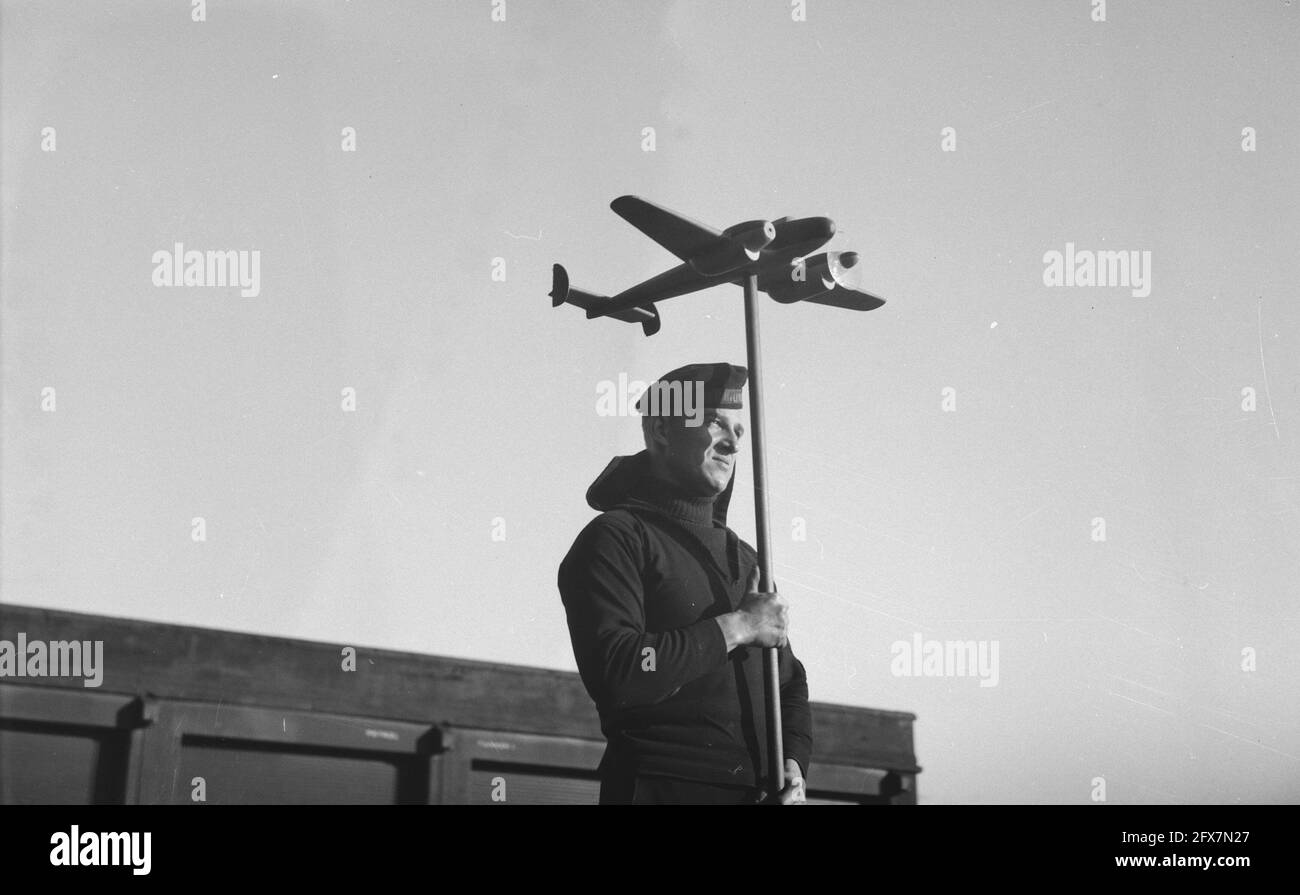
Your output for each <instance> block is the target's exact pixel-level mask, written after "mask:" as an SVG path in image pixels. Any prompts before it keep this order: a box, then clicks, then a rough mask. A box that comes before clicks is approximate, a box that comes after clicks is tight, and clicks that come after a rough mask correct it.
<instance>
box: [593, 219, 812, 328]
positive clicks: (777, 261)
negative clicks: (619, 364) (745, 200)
mask: <svg viewBox="0 0 1300 895" xmlns="http://www.w3.org/2000/svg"><path fill="white" fill-rule="evenodd" d="M834 235H835V222H834V221H832V220H831V219H830V218H818V217H814V218H799V219H797V220H785V221H780V222H777V223H776V237H775V238H774V239H773V240H772V241H771V242H770V243H768V244H767V246H766V247H764V248H763V249H761V250H760V252H759V257H758V260H756V261H750V262H749V263H747V264H745V265H743V266H742V267H739V268H737V269H735V270H729V271H727V272H726V273H722V274H717V275H715V276H703V275H701V274H700V273H699V271H697V270H696V269H695V268H694V267H693V266H692V265H691V263H690V262H685V263H683V264H679V265H677V266H676V267H674V268H671V269H670V270H666V271H664V272H663V273H661V274H659V275H658V276H654V277H651V278H650V279H648V280H646V281H644V282H641V283H638V284H636V285H635V286H633V287H631V288H630V289H625V290H623V291H622V292H620V293H619V294H617V295H615V296H613V297H612V298H611V299H610V300H609V301H608V302H604V303H603V304H601V306H600V307H599V308H591V309H589V310H588V311H587V316H588V317H604V316H608V315H610V314H613V313H616V312H618V311H622V310H626V309H627V308H632V307H636V306H637V305H641V304H645V303H646V302H647V301H661V300H663V299H665V298H675V297H677V296H679V295H686V294H687V293H689V292H698V291H700V290H702V289H710V288H712V287H714V286H721V285H723V284H725V283H742V282H744V279H745V277H746V276H748V275H749V274H758V275H759V277H760V278H765V277H767V276H770V275H773V274H775V275H782V274H784V272H785V271H787V270H789V269H790V267H791V266H792V265H794V263H795V260H796V259H797V258H803V257H805V256H807V255H809V254H811V253H812V252H814V251H816V250H817V249H819V248H821V247H822V246H823V245H825V244H826V243H827V242H829V241H830V239H831V237H833V236H834Z"/></svg>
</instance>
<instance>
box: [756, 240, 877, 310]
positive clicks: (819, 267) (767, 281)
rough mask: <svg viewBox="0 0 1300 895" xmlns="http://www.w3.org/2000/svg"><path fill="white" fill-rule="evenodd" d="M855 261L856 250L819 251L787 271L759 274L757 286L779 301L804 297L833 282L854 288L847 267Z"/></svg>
mask: <svg viewBox="0 0 1300 895" xmlns="http://www.w3.org/2000/svg"><path fill="white" fill-rule="evenodd" d="M857 263H858V253H857V252H822V253H820V254H817V255H813V256H812V257H811V258H805V259H804V260H803V263H802V266H800V265H799V264H794V265H791V267H790V269H789V270H788V271H784V272H782V273H780V274H777V275H774V276H770V277H763V278H760V279H759V282H758V288H759V289H761V290H763V291H764V292H766V293H767V294H768V295H770V296H771V297H772V299H773V300H774V301H779V302H781V303H782V304H792V303H794V302H796V301H806V300H807V299H810V298H812V297H814V296H817V295H821V294H822V293H824V292H830V291H831V290H832V289H834V288H835V287H836V286H843V287H845V288H847V289H853V288H856V282H855V280H856V277H855V276H852V275H850V274H849V270H850V269H851V268H853V267H855V266H857Z"/></svg>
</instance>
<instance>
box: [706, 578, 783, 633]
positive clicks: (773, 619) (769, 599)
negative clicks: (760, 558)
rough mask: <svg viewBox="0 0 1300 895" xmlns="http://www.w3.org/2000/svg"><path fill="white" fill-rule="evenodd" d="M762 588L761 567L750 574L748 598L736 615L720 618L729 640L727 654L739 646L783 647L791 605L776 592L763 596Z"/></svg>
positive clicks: (730, 613)
mask: <svg viewBox="0 0 1300 895" xmlns="http://www.w3.org/2000/svg"><path fill="white" fill-rule="evenodd" d="M757 588H758V566H755V567H754V571H753V572H751V573H750V576H749V584H748V585H747V586H746V588H745V591H746V593H745V596H744V598H743V599H742V600H741V601H740V606H739V607H737V609H736V611H735V612H728V613H726V614H724V615H719V616H718V617H717V621H718V626H719V627H720V628H722V635H723V636H724V637H725V638H726V639H727V652H731V651H732V650H733V649H735V648H736V647H738V646H762V647H783V646H785V644H786V629H787V628H788V627H789V614H790V610H789V604H788V603H786V601H785V599H784V598H783V597H782V596H781V595H780V594H778V593H777V592H776V591H771V592H769V593H761V592H759V591H758V590H757Z"/></svg>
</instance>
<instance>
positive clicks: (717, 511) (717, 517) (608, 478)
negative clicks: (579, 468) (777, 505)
mask: <svg viewBox="0 0 1300 895" xmlns="http://www.w3.org/2000/svg"><path fill="white" fill-rule="evenodd" d="M649 474H650V452H649V451H644V450H643V451H641V452H640V453H636V454H632V455H629V456H620V457H615V458H614V459H613V460H610V461H609V463H608V464H607V465H606V466H605V469H604V471H603V472H601V474H600V475H598V476H596V480H595V481H594V482H592V483H591V487H589V488H588V489H587V504H588V505H589V506H590V507H591V508H592V509H593V510H600V511H601V512H602V513H603V512H605V511H606V510H612V509H615V508H617V507H621V506H637V505H638V501H636V499H635V498H630V497H629V496H628V495H629V494H630V492H631V491H632V488H633V486H634V485H636V483H637V482H638V481H640V480H641V479H642V478H643V477H644V476H647V475H649ZM735 484H736V471H735V468H734V467H733V468H732V471H731V481H729V482H727V487H726V488H725V489H723V491H722V493H721V494H719V495H718V496H717V497H716V498H715V499H714V501H713V521H714V523H715V524H717V525H724V526H725V525H726V524H727V506H728V505H729V504H730V503H731V489H732V488H733V487H735Z"/></svg>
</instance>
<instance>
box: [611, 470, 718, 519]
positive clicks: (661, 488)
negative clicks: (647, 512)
mask: <svg viewBox="0 0 1300 895" xmlns="http://www.w3.org/2000/svg"><path fill="white" fill-rule="evenodd" d="M628 498H629V500H630V501H632V502H636V503H641V504H647V505H649V506H651V507H653V508H654V509H657V510H659V511H660V512H662V513H664V514H665V515H668V516H671V517H672V518H674V519H677V520H679V521H681V522H688V523H690V524H691V525H702V526H704V527H706V528H711V527H712V526H713V509H714V502H715V501H716V500H717V497H716V496H714V497H695V496H692V495H689V494H685V493H683V492H682V491H681V490H679V489H678V488H677V487H676V486H675V485H673V484H672V483H671V482H667V481H664V480H663V479H661V478H657V477H656V476H653V475H651V474H649V473H646V474H645V475H643V476H641V478H639V479H638V480H637V482H636V484H634V485H633V486H632V488H631V490H630V491H629V492H628Z"/></svg>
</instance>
